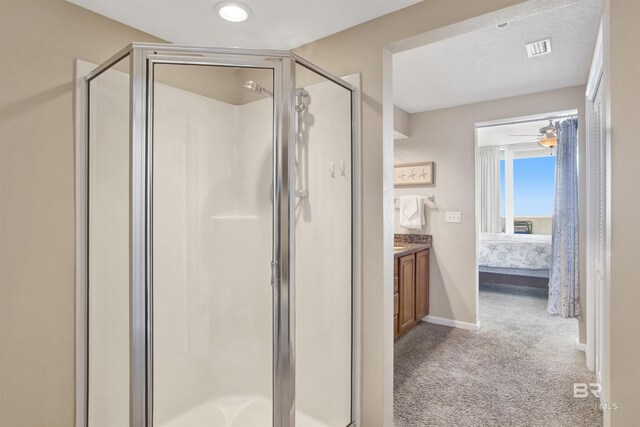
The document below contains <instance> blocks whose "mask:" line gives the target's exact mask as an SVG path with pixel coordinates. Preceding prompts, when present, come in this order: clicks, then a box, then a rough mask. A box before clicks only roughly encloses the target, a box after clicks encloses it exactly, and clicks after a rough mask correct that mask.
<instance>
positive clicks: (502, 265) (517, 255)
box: [478, 233, 551, 288]
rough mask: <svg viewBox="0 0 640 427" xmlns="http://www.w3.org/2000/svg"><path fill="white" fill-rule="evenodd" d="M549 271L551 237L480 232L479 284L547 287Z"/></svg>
mask: <svg viewBox="0 0 640 427" xmlns="http://www.w3.org/2000/svg"><path fill="white" fill-rule="evenodd" d="M550 268H551V236H549V235H542V234H504V233H480V244H479V247H478V270H479V275H480V283H498V284H506V285H519V286H533V287H543V288H546V287H548V285H549V270H550Z"/></svg>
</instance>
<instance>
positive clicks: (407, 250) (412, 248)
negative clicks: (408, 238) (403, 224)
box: [393, 243, 431, 258]
mask: <svg viewBox="0 0 640 427" xmlns="http://www.w3.org/2000/svg"><path fill="white" fill-rule="evenodd" d="M430 247H431V243H406V244H403V245H402V247H401V248H400V249H396V248H395V247H394V249H393V257H394V258H400V257H403V256H405V255H411V254H414V253H416V252H420V251H423V250H425V249H429V248H430Z"/></svg>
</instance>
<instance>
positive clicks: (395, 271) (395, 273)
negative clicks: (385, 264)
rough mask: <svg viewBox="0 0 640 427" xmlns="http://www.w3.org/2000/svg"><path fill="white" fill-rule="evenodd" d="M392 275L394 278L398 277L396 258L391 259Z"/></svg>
mask: <svg viewBox="0 0 640 427" xmlns="http://www.w3.org/2000/svg"><path fill="white" fill-rule="evenodd" d="M393 275H394V276H397V275H398V259H397V258H394V259H393Z"/></svg>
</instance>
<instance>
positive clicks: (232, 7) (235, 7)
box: [213, 1, 253, 22]
mask: <svg viewBox="0 0 640 427" xmlns="http://www.w3.org/2000/svg"><path fill="white" fill-rule="evenodd" d="M213 10H215V11H216V13H217V14H218V16H219V17H220V18H222V19H224V20H225V21H229V22H244V21H246V20H247V19H249V18H250V17H251V15H252V14H253V11H252V10H251V8H250V7H249V6H247V5H246V4H244V3H241V2H239V1H220V2H218V3H216V4H215V5H214V6H213Z"/></svg>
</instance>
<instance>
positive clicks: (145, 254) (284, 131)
mask: <svg viewBox="0 0 640 427" xmlns="http://www.w3.org/2000/svg"><path fill="white" fill-rule="evenodd" d="M127 56H129V57H130V74H129V79H130V99H129V102H130V121H129V126H130V129H129V131H130V141H129V142H130V223H129V224H130V280H129V287H130V296H129V297H130V302H129V304H130V349H129V351H130V362H129V371H130V373H129V375H130V378H129V381H130V396H129V399H130V409H129V417H130V426H132V427H133V426H135V427H143V426H144V427H151V426H153V310H152V308H153V276H152V272H153V241H152V238H153V228H152V220H153V85H154V78H153V72H154V66H155V65H156V64H173V65H201V66H218V67H239V68H261V69H271V70H272V72H273V80H274V91H273V92H274V94H273V95H274V96H273V106H274V107H273V108H274V110H273V138H274V139H273V144H274V150H273V163H272V165H273V180H274V181H273V182H274V186H273V200H274V203H273V211H272V245H273V246H272V262H271V286H272V289H273V293H272V295H273V296H272V305H273V312H272V317H273V328H272V334H273V352H272V358H273V369H272V378H273V384H272V387H273V395H272V404H273V426H279V427H294V426H295V347H294V332H295V330H294V328H295V321H294V317H293V316H294V315H295V299H294V298H293V297H291V295H293V289H294V287H295V285H294V284H293V279H292V278H291V277H290V272H291V271H292V266H293V264H294V256H295V255H294V252H293V247H294V246H293V245H294V237H295V221H292V220H291V219H292V218H295V212H294V209H295V197H296V196H295V191H291V189H290V186H289V184H290V183H291V182H294V179H295V176H294V174H295V169H294V162H295V144H292V143H291V142H292V141H295V125H294V123H295V121H294V120H293V118H294V117H295V114H296V112H295V89H296V87H295V77H296V76H295V66H296V64H298V65H301V66H303V67H305V68H307V69H309V70H311V71H313V72H315V73H317V74H319V75H320V76H321V77H323V78H325V79H327V80H329V81H332V82H333V83H335V84H337V85H339V86H341V87H343V88H344V89H347V90H349V91H350V94H351V99H350V101H351V167H352V169H351V171H352V176H351V182H352V184H351V187H352V188H351V207H352V223H351V225H352V228H351V229H352V236H351V237H352V238H351V242H352V246H351V248H352V250H351V266H352V268H351V271H352V278H351V297H352V307H351V421H350V423H349V424H348V425H347V426H348V427H352V426H356V425H359V419H360V372H361V369H360V339H361V338H360V318H361V309H360V305H361V296H360V295H361V285H360V283H361V226H360V223H361V221H360V216H361V182H360V135H361V113H360V102H361V98H360V90H359V89H358V88H357V87H355V86H353V85H351V84H349V83H348V82H346V81H344V80H342V79H340V78H337V77H335V76H333V75H331V74H329V73H327V72H326V71H324V70H322V69H321V68H319V67H317V66H315V65H314V64H312V63H310V62H308V61H306V60H305V59H303V58H301V57H299V56H297V55H295V54H293V53H291V52H287V51H277V50H246V49H228V48H207V47H195V46H181V45H171V44H149V43H132V44H130V45H128V46H127V47H125V48H124V49H122V50H121V51H120V52H118V53H117V54H116V55H114V56H113V57H111V58H110V59H109V60H107V61H105V62H104V63H103V64H101V65H100V66H98V67H97V68H96V69H94V70H93V71H92V72H90V73H89V74H88V75H86V76H85V77H84V78H83V79H81V81H78V83H77V87H76V89H77V92H76V96H77V98H76V106H77V108H76V129H77V131H78V132H77V143H76V145H77V147H76V153H77V156H76V170H77V183H79V185H77V190H76V191H77V201H78V203H77V215H76V222H77V224H76V225H77V227H76V230H77V233H78V236H77V238H76V240H77V245H76V260H77V263H76V265H77V267H76V293H77V299H76V304H77V309H76V325H77V333H76V339H77V344H76V355H77V363H76V374H77V378H78V379H79V380H78V381H77V382H76V384H77V387H76V408H77V409H76V426H77V427H80V426H83V427H85V426H88V422H89V418H88V412H89V396H88V392H89V390H88V388H89V387H88V378H89V363H88V357H89V354H88V353H89V352H88V343H89V324H88V321H89V318H88V309H89V300H88V289H89V273H88V268H87V264H88V259H89V258H88V251H89V232H88V214H89V198H88V191H89V171H88V145H89V134H90V133H89V115H88V114H89V105H90V98H89V97H90V93H89V83H90V81H91V80H92V79H94V78H96V77H97V76H99V75H100V74H102V73H103V72H105V71H107V70H109V69H110V68H111V67H112V66H114V65H115V64H117V63H118V62H119V61H120V60H122V59H124V58H125V57H127ZM265 286H268V284H267V283H265Z"/></svg>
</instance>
